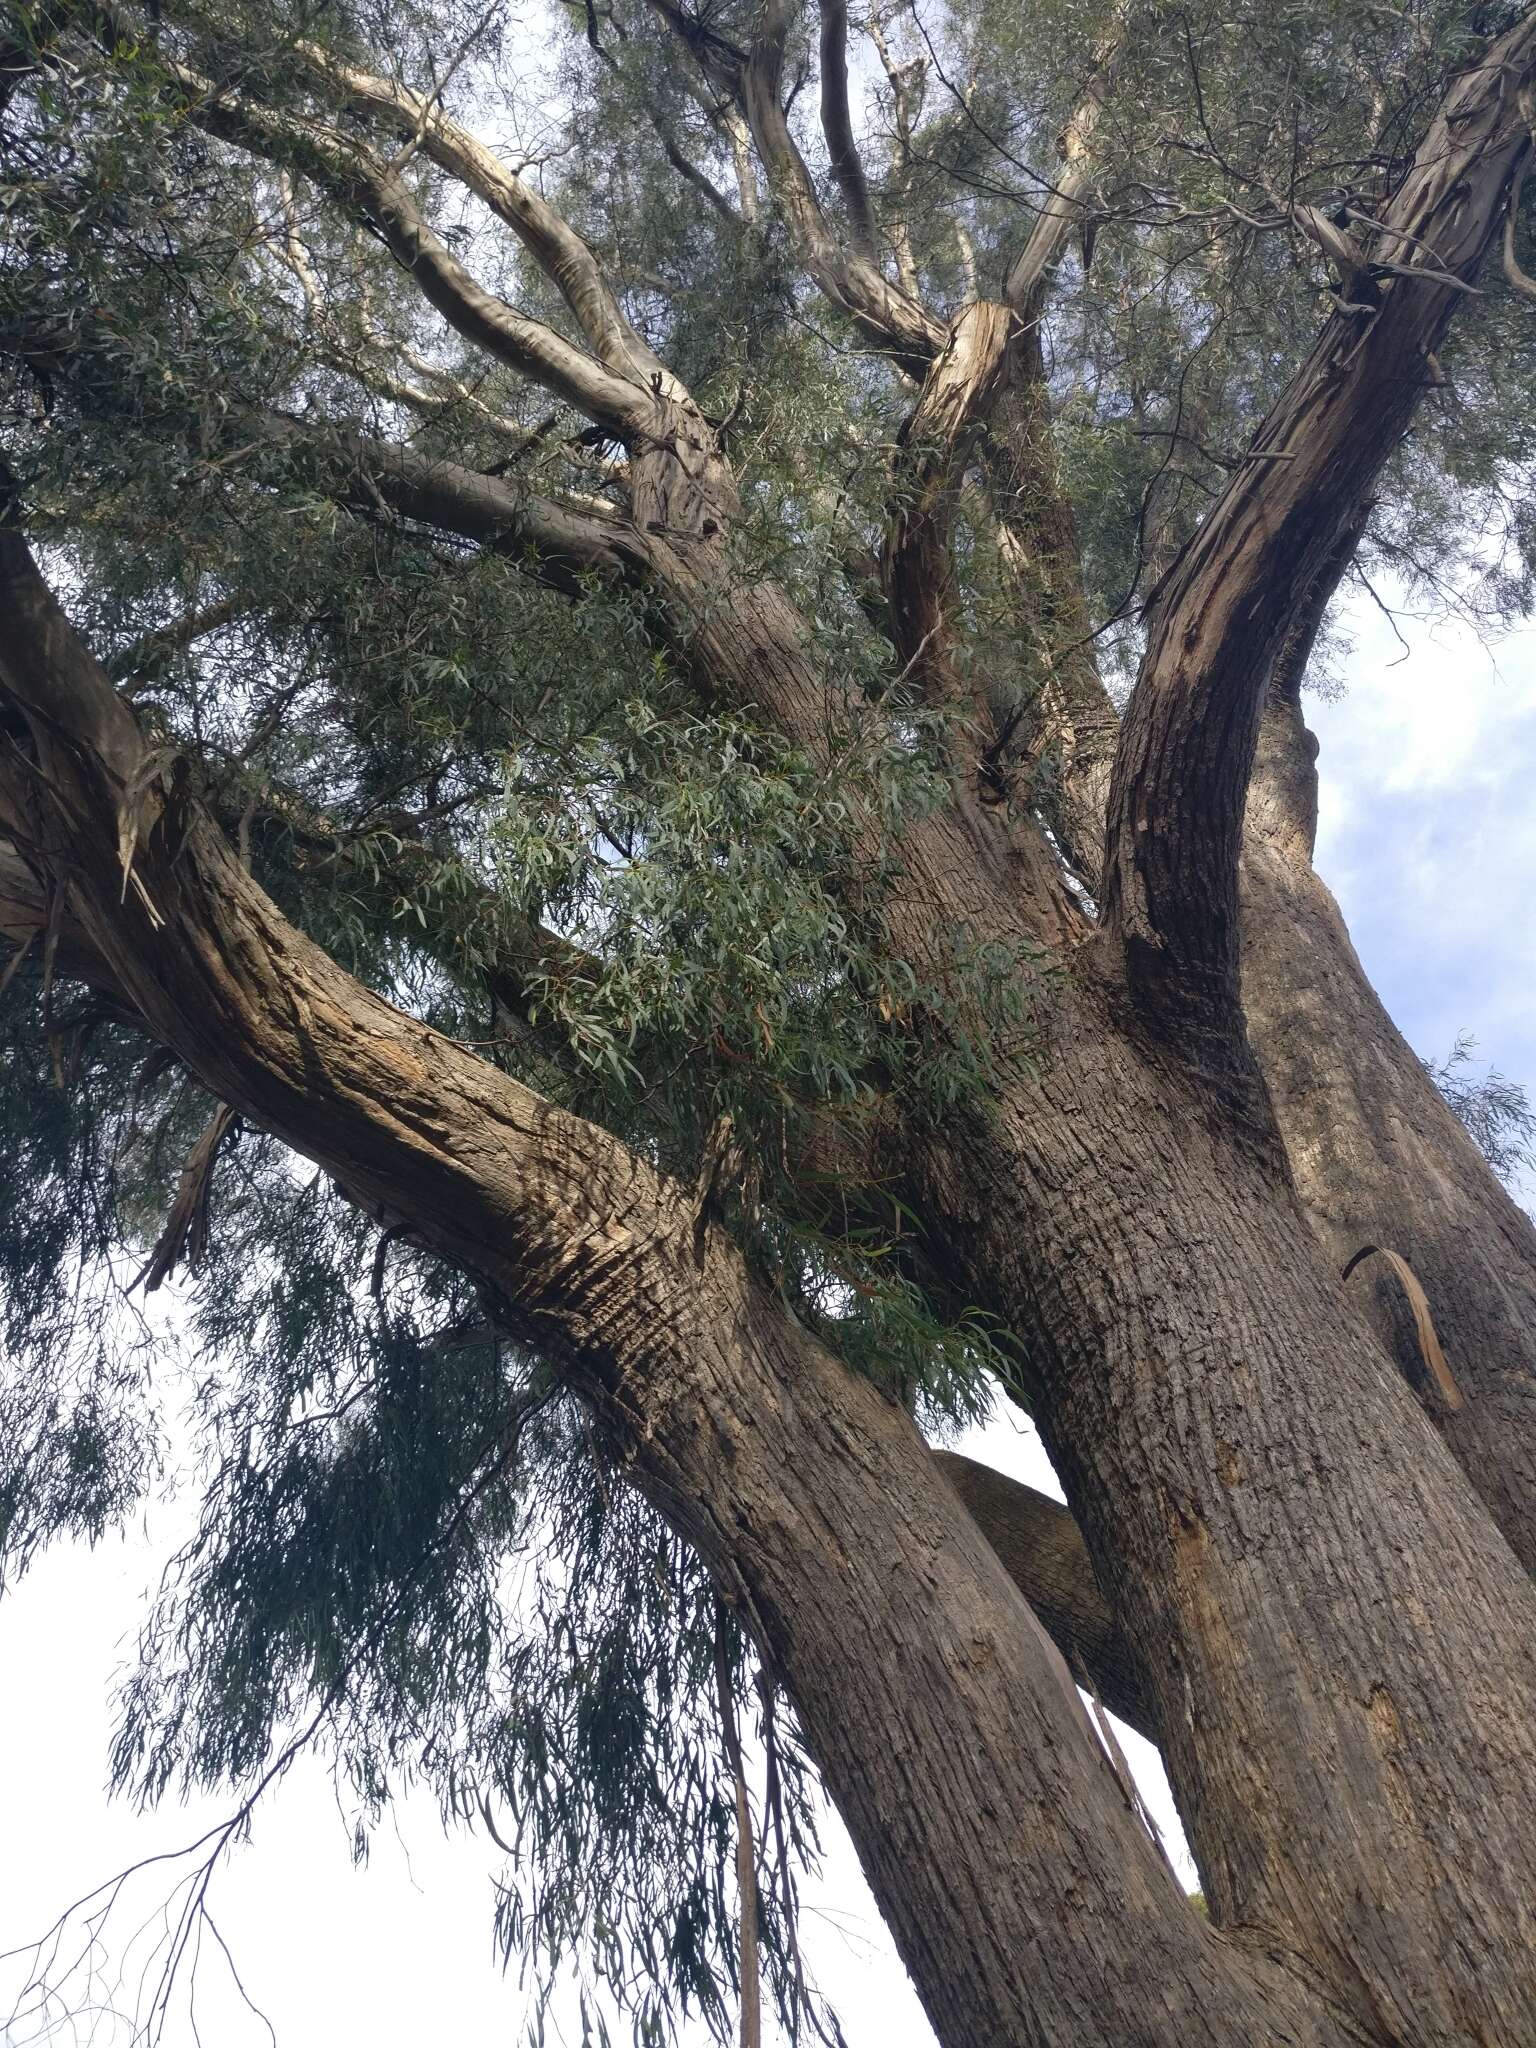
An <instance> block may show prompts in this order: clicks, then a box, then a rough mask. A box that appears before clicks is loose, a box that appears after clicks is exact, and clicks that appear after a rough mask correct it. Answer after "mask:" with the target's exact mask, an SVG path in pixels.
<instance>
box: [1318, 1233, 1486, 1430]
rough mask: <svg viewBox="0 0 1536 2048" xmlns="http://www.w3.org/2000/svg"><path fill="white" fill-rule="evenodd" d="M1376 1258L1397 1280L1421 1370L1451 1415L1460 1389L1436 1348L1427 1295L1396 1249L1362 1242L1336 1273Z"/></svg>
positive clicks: (1344, 1274) (1344, 1275)
mask: <svg viewBox="0 0 1536 2048" xmlns="http://www.w3.org/2000/svg"><path fill="white" fill-rule="evenodd" d="M1372 1258H1380V1259H1382V1260H1384V1261H1385V1263H1386V1264H1387V1265H1388V1266H1390V1267H1391V1269H1392V1271H1393V1272H1394V1273H1395V1274H1396V1275H1397V1278H1398V1280H1399V1282H1400V1283H1401V1286H1402V1290H1403V1292H1404V1294H1406V1295H1407V1297H1408V1305H1409V1307H1410V1308H1411V1309H1412V1311H1413V1325H1414V1330H1415V1332H1416V1334H1417V1336H1418V1340H1419V1356H1420V1358H1421V1359H1422V1361H1423V1364H1424V1370H1425V1371H1426V1372H1427V1373H1428V1374H1429V1376H1430V1378H1431V1379H1432V1380H1433V1381H1434V1383H1435V1385H1436V1387H1437V1388H1438V1389H1439V1392H1440V1398H1441V1400H1442V1401H1443V1402H1444V1403H1445V1405H1446V1407H1447V1408H1448V1409H1450V1411H1451V1413H1452V1414H1454V1413H1455V1412H1456V1410H1457V1409H1458V1408H1461V1407H1464V1406H1465V1403H1464V1402H1463V1400H1462V1398H1461V1389H1460V1387H1458V1386H1457V1384H1456V1381H1455V1378H1454V1376H1453V1374H1452V1372H1451V1368H1450V1367H1449V1366H1448V1365H1447V1364H1446V1362H1445V1353H1444V1352H1443V1351H1442V1350H1441V1349H1440V1339H1439V1338H1438V1337H1437V1336H1436V1334H1435V1319H1434V1316H1433V1314H1432V1313H1431V1312H1430V1306H1429V1297H1428V1295H1427V1294H1426V1293H1425V1292H1424V1289H1423V1288H1422V1287H1421V1286H1420V1285H1419V1276H1418V1275H1417V1273H1415V1272H1414V1270H1413V1268H1412V1266H1410V1265H1409V1263H1408V1261H1407V1260H1406V1259H1405V1258H1404V1257H1403V1256H1402V1254H1401V1253H1399V1252H1394V1251H1388V1250H1387V1249H1386V1247H1385V1246H1384V1245H1379V1244H1366V1245H1362V1246H1361V1247H1360V1249H1359V1251H1357V1252H1356V1253H1355V1255H1354V1257H1353V1258H1352V1259H1351V1260H1350V1261H1349V1263H1348V1265H1347V1266H1346V1267H1345V1268H1344V1271H1343V1272H1342V1273H1341V1274H1340V1275H1339V1278H1340V1279H1341V1280H1347V1279H1348V1278H1349V1276H1350V1274H1351V1273H1353V1272H1354V1270H1355V1268H1356V1267H1357V1266H1358V1265H1360V1264H1361V1263H1362V1262H1363V1261H1364V1260H1366V1259H1372Z"/></svg>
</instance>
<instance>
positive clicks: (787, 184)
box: [667, 0, 947, 375]
mask: <svg viewBox="0 0 1536 2048" xmlns="http://www.w3.org/2000/svg"><path fill="white" fill-rule="evenodd" d="M667 18H668V19H671V16H670V15H668V17H667ZM788 32H789V9H788V7H787V6H786V5H783V4H778V0H775V4H774V5H773V6H771V7H770V8H769V9H768V11H767V13H766V15H765V18H764V23H763V29H762V33H761V34H760V35H759V37H758V39H757V41H756V42H755V43H754V44H753V46H752V49H751V51H750V53H749V55H748V57H747V60H746V62H745V64H744V65H742V67H741V68H740V71H739V73H738V74H737V75H736V77H735V78H734V79H733V80H732V86H733V89H734V90H735V91H736V92H738V93H739V95H740V99H741V104H742V107H743V110H744V111H745V113H746V117H747V123H748V126H749V127H750V128H751V131H752V139H753V141H754V142H755V143H756V145H757V151H758V155H759V156H760V157H761V159H762V163H763V168H764V170H765V172H766V173H767V177H768V184H769V187H770V189H771V191H772V192H773V194H774V198H775V200H776V202H777V204H778V207H779V211H780V214H781V215H782V217H783V219H784V222H785V224H786V226H787V227H788V229H789V231H790V234H791V236H792V237H793V239H794V243H795V248H796V251H797V253H798V255H799V257H800V260H801V262H802V263H803V264H804V265H805V267H806V269H807V270H808V271H809V272H810V274H811V276H812V277H813V278H814V279H815V280H816V283H817V285H818V286H819V288H820V289H821V291H822V292H823V293H824V294H825V296H826V297H827V298H828V299H829V300H830V301H831V302H832V304H833V305H835V306H838V307H840V308H841V309H842V310H843V311H844V312H845V313H847V314H848V315H849V317H850V318H851V319H852V320H853V321H854V322H855V324H856V325H857V326H858V327H859V328H860V330H861V331H862V332H863V333H864V334H865V335H866V336H867V337H868V339H869V340H871V341H872V342H873V343H874V344H875V346H876V347H877V348H882V349H888V350H889V351H890V352H891V353H892V354H893V355H894V356H895V357H896V358H897V360H898V361H900V362H901V363H902V364H903V366H904V367H905V368H907V369H909V370H912V371H914V372H915V373H916V374H918V375H921V374H922V370H923V368H924V366H925V365H926V364H927V363H928V362H929V361H931V359H932V358H933V357H934V356H935V355H936V354H937V353H938V351H939V350H940V349H941V348H942V347H943V346H944V341H945V336H946V331H947V330H946V327H945V323H944V322H943V321H941V320H936V319H934V317H933V315H932V314H931V313H929V312H928V311H927V309H926V308H925V307H923V306H921V305H919V304H918V302H917V301H916V300H915V299H913V298H911V297H910V296H909V295H908V294H907V293H906V292H904V291H902V290H901V289H900V288H899V287H898V286H896V285H893V284H891V283H890V281H889V280H888V279H887V278H885V277H883V276H882V275H881V273H880V270H879V267H878V265H877V264H876V263H875V261H874V260H873V257H872V256H871V255H867V254H865V253H864V252H863V251H862V249H860V248H858V247H852V248H850V247H848V246H846V245H845V244H844V243H843V241H842V240H841V238H840V237H839V235H838V234H837V232H836V231H835V229H834V228H833V227H832V224H831V223H830V222H829V221H828V219H827V217H826V214H825V213H824V212H823V210H822V206H821V201H820V199H819V198H818V197H817V194H816V186H815V182H814V180H813V179H812V177H811V174H810V171H809V169H808V167H807V165H806V162H805V159H804V157H802V156H801V154H800V150H799V147H798V146H797V144H796V142H795V139H794V136H793V135H792V134H791V133H790V127H789V122H788V119H787V118H786V116H785V113H784V106H783V101H782V98H781V93H782V90H783V72H784V44H785V38H786V36H787V35H788Z"/></svg>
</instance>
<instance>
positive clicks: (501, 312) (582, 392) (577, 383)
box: [154, 55, 655, 438]
mask: <svg viewBox="0 0 1536 2048" xmlns="http://www.w3.org/2000/svg"><path fill="white" fill-rule="evenodd" d="M154 65H155V68H156V69H157V70H159V71H161V72H163V74H164V75H165V76H166V77H167V78H168V80H169V81H170V82H171V84H172V85H173V87H174V89H175V91H176V93H177V95H178V97H179V99H180V102H181V105H182V110H183V112H184V113H185V115H186V117H187V118H188V119H189V120H191V121H194V122H196V123H197V125H198V126H199V127H200V128H203V129H206V130H207V132H208V133H209V134H211V135H216V136H218V137H219V138H220V139H221V140H223V141H226V142H232V143H234V144H235V145H236V146H237V147H239V148H241V149H246V150H249V151H251V152H252V153H253V154H255V155H257V156H261V157H264V158H266V159H268V160H269V161H270V162H273V163H276V164H279V165H283V166H285V167H288V168H291V169H294V170H302V171H304V172H306V173H307V174H308V175H309V176H310V177H312V178H314V179H315V181H316V182H317V183H319V184H321V185H323V186H324V187H325V188H326V189H327V190H329V191H330V192H332V193H333V194H334V195H335V196H336V197H337V198H339V199H340V200H341V201H342V202H343V204H344V205H345V206H346V207H347V208H348V210H349V211H350V212H352V213H353V214H354V215H356V216H357V217H358V218H360V219H362V220H364V221H366V222H369V223H371V224H372V225H373V226H375V227H376V228H377V229H378V231H379V232H380V234H381V235H382V236H383V238H384V240H385V242H386V243H387V245H388V246H389V248H390V250H391V252H392V253H393V254H394V256H395V258H396V260H397V261H398V262H399V263H400V265H401V267H402V268H403V269H404V270H406V271H407V272H409V274H410V275H411V277H412V278H413V279H414V280H415V282H416V284H417V286H418V288H419V289H420V291H421V293H422V295H423V297H424V298H425V299H426V300H427V301H428V303H429V304H431V305H432V306H434V307H435V308H436V309H437V311H438V312H439V313H441V314H442V316H443V318H444V319H445V320H446V321H447V322H448V323H449V325H450V326H451V327H453V328H455V329H456V330H457V331H458V332H459V333H460V334H462V335H464V336H465V337H466V338H467V339H468V340H470V341H472V342H474V343H475V344H476V345H477V346H478V347H480V348H483V349H484V350H485V351H486V352H487V353H488V354H489V355H491V356H493V357H495V358H496V359H497V360H498V361H500V362H504V363H507V364H509V365H510V366H511V367H512V368H513V369H515V370H518V371H520V372H521V373H522V374H523V375H525V376H528V377H531V378H533V379H534V380H535V381H536V382H538V383H540V384H542V385H543V386H544V387H545V389H546V390H549V391H551V392H553V393H554V394H555V395H556V396H557V397H560V398H563V399H564V400H566V402H567V403H568V404H571V405H573V406H575V407H576V408H577V409H578V410H579V411H581V412H583V413H585V414H586V415H587V417H588V418H589V419H592V420H595V421H597V422H599V423H600V424H603V425H606V426H610V427H612V428H613V430H614V431H615V432H616V433H618V434H620V435H622V436H626V437H631V438H632V437H635V436H637V435H640V434H643V433H645V432H646V431H647V430H648V429H649V428H651V427H652V426H654V424H655V400H654V394H653V393H652V392H651V391H650V390H649V389H648V388H647V386H646V385H645V384H644V383H643V382H640V381H637V380H636V378H635V377H633V376H630V375H628V374H621V373H618V372H616V371H614V370H613V369H612V368H610V367H609V366H608V365H607V364H606V363H602V362H599V361H597V360H596V359H595V358H594V357H592V356H591V355H589V354H588V353H587V352H586V351H585V350H584V349H581V348H577V347H576V346H574V344H572V343H571V342H569V341H567V340H566V338H565V336H564V335H562V334H560V333H558V332H557V331H556V329H554V328H553V327H550V326H547V325H546V324H545V323H544V322H543V321H542V320H535V319H532V318H531V317H530V316H529V315H528V314H526V313H522V312H519V311H518V310H517V308H515V307H513V306H509V305H508V304H507V302H506V301H505V300H504V299H502V298H499V297H498V296H497V295H496V294H495V293H494V292H490V291H487V290H486V288H485V286H483V285H482V284H481V283H480V282H479V281H478V279H476V278H475V277H474V276H473V275H472V274H471V273H470V272H469V271H468V270H467V269H466V268H465V266H464V265H463V264H462V263H461V262H460V261H459V260H458V258H457V257H456V256H455V255H454V254H453V252H452V251H451V250H450V249H449V247H448V246H447V244H446V243H445V242H444V241H443V240H442V238H441V237H440V236H439V235H437V234H435V233H434V232H433V230H432V228H431V227H430V226H429V225H428V223H427V221H426V218H425V216H424V215H423V214H422V212H421V210H420V208H419V207H418V206H417V204H416V201H415V199H414V198H413V197H412V196H411V194H410V193H409V192H408V191H407V190H406V188H405V186H404V185H403V184H402V183H401V181H400V179H399V178H398V177H397V176H396V175H395V174H394V173H393V172H392V171H391V169H390V167H389V166H388V164H386V162H385V161H384V159H383V158H382V157H380V156H379V155H378V153H377V152H376V151H375V150H373V149H371V148H369V147H368V146H367V145H366V144H364V143H362V142H360V141H358V140H356V139H354V138H353V137H352V136H349V135H345V134H343V133H342V132H341V131H340V130H339V129H337V128H335V127H333V126H332V125H331V124H330V123H328V122H324V121H319V120H315V119H312V118H310V117H308V116H303V115H297V114H288V113H279V112H277V111H276V110H274V109H273V108H271V107H268V106H266V105H264V104H263V103H262V102H260V101H258V100H254V99H251V98H250V97H248V96H246V95H239V94H235V93H232V92H228V91H225V90H224V89H223V88H221V87H218V86H216V85H215V84H213V83H212V82H211V81H210V80H208V79H205V78H202V77H200V76H199V75H198V74H197V73H196V72H195V71H192V70H190V69H189V68H188V67H187V66H185V65H182V64H178V63H176V62H175V61H174V60H172V59H169V58H165V57H162V56H158V55H157V56H156V58H155V59H154ZM552 260H553V259H552Z"/></svg>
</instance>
